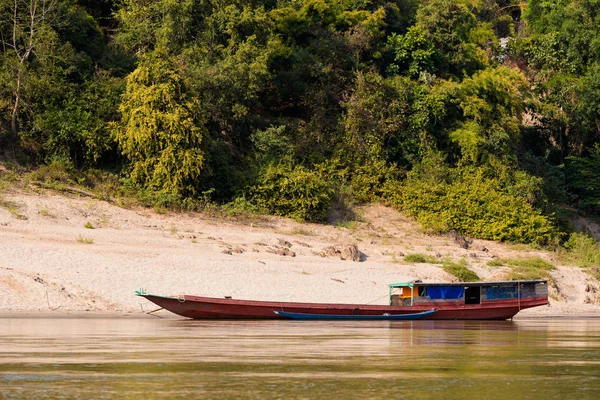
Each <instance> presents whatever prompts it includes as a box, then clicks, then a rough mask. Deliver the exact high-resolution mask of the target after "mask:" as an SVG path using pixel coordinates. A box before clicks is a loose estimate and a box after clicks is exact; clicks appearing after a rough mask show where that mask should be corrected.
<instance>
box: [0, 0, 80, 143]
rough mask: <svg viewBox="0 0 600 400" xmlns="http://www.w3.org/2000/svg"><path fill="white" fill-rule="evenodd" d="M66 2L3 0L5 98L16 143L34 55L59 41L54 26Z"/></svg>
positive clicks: (49, 49) (0, 27)
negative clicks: (24, 95)
mask: <svg viewBox="0 0 600 400" xmlns="http://www.w3.org/2000/svg"><path fill="white" fill-rule="evenodd" d="M67 4H68V3H67V1H63V0H18V1H15V0H0V32H1V36H0V40H1V42H2V50H3V53H2V65H1V67H2V70H3V71H2V72H3V76H4V79H3V82H2V83H3V85H4V88H3V89H4V91H5V97H6V98H9V99H10V100H9V101H7V102H6V103H5V104H4V107H6V108H8V109H9V110H8V113H9V115H10V130H11V133H12V141H13V142H15V141H16V140H17V136H18V133H19V113H20V111H21V107H22V105H23V90H24V87H25V85H26V84H27V80H28V76H29V70H30V67H31V63H32V61H33V60H34V54H35V55H36V58H40V57H41V58H43V57H48V56H50V55H51V54H52V52H53V51H54V49H55V47H56V41H57V37H56V32H55V31H54V28H55V27H56V26H57V25H58V24H60V23H61V17H62V16H63V13H64V10H65V6H66V5H67ZM6 92H8V93H10V94H8V93H6Z"/></svg>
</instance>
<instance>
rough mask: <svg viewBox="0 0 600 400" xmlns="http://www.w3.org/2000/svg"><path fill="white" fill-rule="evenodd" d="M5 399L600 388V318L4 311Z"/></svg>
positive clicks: (0, 376) (479, 394)
mask: <svg viewBox="0 0 600 400" xmlns="http://www.w3.org/2000/svg"><path fill="white" fill-rule="evenodd" d="M0 398H2V399H13V398H15V399H75V398H76V399H92V398H93V399H113V398H122V399H167V398H168V399H172V398H185V399H200V398H214V399H238V398H248V399H281V398H286V399H322V398H327V399H371V398H372V399H385V398H393V399H509V400H513V399H600V319H529V320H527V319H523V320H515V321H499V322H487V321H481V322H479V321H477V322H469V321H398V322H389V321H371V322H369V321H359V322H309V321H304V322H303V321H193V320H184V319H161V318H158V317H155V318H78V317H71V318H12V317H10V316H4V317H0Z"/></svg>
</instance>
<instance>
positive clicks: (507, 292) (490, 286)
mask: <svg viewBox="0 0 600 400" xmlns="http://www.w3.org/2000/svg"><path fill="white" fill-rule="evenodd" d="M388 286H389V304H388V305H376V304H329V303H297V302H280V301H256V300H238V299H232V298H229V297H226V298H213V297H200V296H190V295H178V296H158V295H153V294H148V293H146V291H145V290H140V291H137V292H136V294H137V295H139V296H142V297H144V298H146V299H148V300H150V301H151V302H153V303H155V304H156V305H158V306H159V307H161V308H164V309H166V310H168V311H171V312H173V313H175V314H177V315H181V316H183V317H187V318H194V319H283V318H285V317H283V316H281V315H277V314H275V313H274V311H284V312H290V313H303V314H325V315H383V314H418V313H423V312H427V311H430V310H433V309H435V310H436V311H437V312H436V313H434V314H431V315H428V316H426V319H465V320H466V319H475V320H504V319H509V318H512V317H513V316H515V314H517V313H518V312H519V311H521V310H524V309H526V308H531V307H537V306H542V305H545V304H548V284H547V282H546V281H544V280H530V281H501V282H469V283H464V282H461V283H425V282H421V281H412V282H402V283H393V284H390V285H388Z"/></svg>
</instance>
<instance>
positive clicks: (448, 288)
mask: <svg viewBox="0 0 600 400" xmlns="http://www.w3.org/2000/svg"><path fill="white" fill-rule="evenodd" d="M535 297H546V298H547V297H548V283H547V281H544V280H531V281H501V282H459V283H424V282H422V281H420V280H415V281H411V282H402V283H392V284H390V285H389V299H390V305H391V306H413V305H419V303H437V302H442V303H444V302H453V303H456V302H462V303H464V304H482V302H487V301H497V300H508V299H519V300H520V299H526V298H535Z"/></svg>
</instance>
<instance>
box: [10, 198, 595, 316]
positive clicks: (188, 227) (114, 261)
mask: <svg viewBox="0 0 600 400" xmlns="http://www.w3.org/2000/svg"><path fill="white" fill-rule="evenodd" d="M2 198H3V199H4V200H5V201H10V202H13V203H14V204H16V206H17V207H16V208H13V209H11V210H9V209H7V208H6V207H4V208H0V311H9V312H17V311H20V312H22V311H27V312H33V311H37V312H39V311H42V312H52V311H55V312H56V311H58V312H65V311H67V312H75V311H94V312H97V313H106V312H112V313H114V312H120V313H142V312H143V311H149V310H152V309H153V308H155V307H154V306H153V304H151V303H149V302H148V301H146V300H145V299H143V298H140V297H137V296H135V295H134V291H135V290H137V289H140V288H145V289H146V290H147V291H148V292H149V293H154V294H161V295H177V294H194V295H202V296H214V297H222V296H232V297H233V298H239V299H255V300H281V301H309V302H312V301H315V302H339V303H369V302H373V303H378V304H385V303H386V302H387V290H388V289H387V284H389V283H393V282H401V281H408V280H412V279H417V278H418V279H423V280H424V281H450V280H452V279H453V277H452V276H450V275H448V274H446V273H445V272H444V271H443V270H442V269H440V268H438V267H436V266H435V265H428V264H416V265H408V264H405V263H403V262H402V253H403V254H409V253H424V254H430V255H434V256H435V255H437V256H440V257H446V256H448V257H451V258H452V259H454V260H458V259H460V258H461V257H466V258H467V261H468V262H469V265H470V266H471V267H472V269H473V270H474V271H476V272H477V273H478V274H479V275H480V276H481V277H482V278H484V279H488V280H490V279H493V280H497V279H502V274H503V269H502V268H500V269H497V268H496V269H493V268H490V267H488V266H487V262H488V261H489V260H490V259H492V258H493V257H528V256H541V257H544V258H546V259H549V260H551V261H552V262H554V263H555V264H556V263H557V262H558V261H557V260H556V259H555V257H554V255H553V254H552V253H546V252H540V251H533V250H527V249H526V248H524V247H521V248H519V247H515V246H512V247H511V246H507V245H502V244H498V243H493V242H486V241H475V242H474V243H473V244H472V246H471V248H470V249H468V250H467V249H462V248H460V247H459V246H458V244H456V243H455V242H454V241H453V239H451V238H450V237H438V236H428V235H425V234H423V233H421V232H420V231H419V228H418V225H417V224H416V223H414V222H412V221H410V220H409V219H408V218H405V217H403V216H402V215H401V214H399V213H397V212H395V211H393V210H391V209H389V208H386V207H383V206H370V207H368V208H365V209H363V210H362V222H360V223H358V224H357V225H356V227H354V229H347V228H339V227H333V226H327V225H317V224H299V223H296V222H293V221H290V220H286V219H281V218H266V219H260V220H258V219H254V220H248V221H245V222H231V221H223V220H214V219H211V218H207V217H206V216H203V215H200V214H178V215H176V214H171V215H161V214H156V213H154V212H153V211H151V210H147V209H138V210H127V209H123V208H119V207H116V206H114V205H111V204H109V203H107V202H104V201H99V200H91V199H88V198H83V197H82V198H77V197H65V196H62V195H56V194H52V193H50V192H44V193H4V194H3V195H2ZM87 222H89V223H91V224H92V225H93V227H94V228H95V229H87V228H85V224H86V223H87ZM78 238H79V240H78ZM86 241H87V242H92V241H93V243H85V242H86ZM283 241H287V242H289V243H290V244H291V248H289V250H290V251H293V252H295V257H291V256H282V255H278V254H273V253H272V252H273V251H277V250H281V249H282V248H285V247H286V246H285V245H284V244H282V243H283ZM352 244H356V245H357V246H358V248H359V249H360V251H361V252H363V253H364V254H365V255H366V259H365V261H363V262H353V261H349V260H341V259H339V258H332V257H323V256H321V255H319V253H321V252H322V250H323V249H324V248H325V247H327V246H335V247H336V248H338V249H340V250H341V249H343V248H346V247H348V246H349V245H352ZM484 247H485V248H487V249H488V251H485V250H484ZM228 249H229V250H230V251H231V254H225V253H224V251H226V250H228ZM236 251H237V252H236ZM554 277H555V279H556V281H557V284H558V288H559V291H558V292H554V293H552V295H553V296H552V297H553V298H554V299H553V300H551V305H550V306H548V307H539V308H536V309H532V310H525V311H523V312H522V313H521V314H520V315H530V316H540V315H542V316H543V315H574V314H577V315H579V314H585V315H599V314H600V296H599V295H598V293H595V292H594V291H597V292H600V285H598V282H596V281H595V280H593V278H591V277H590V276H589V275H587V274H585V273H584V272H583V271H581V270H580V269H579V268H575V267H566V266H560V267H559V268H558V269H557V271H556V272H555V273H554ZM586 290H587V291H586Z"/></svg>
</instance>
